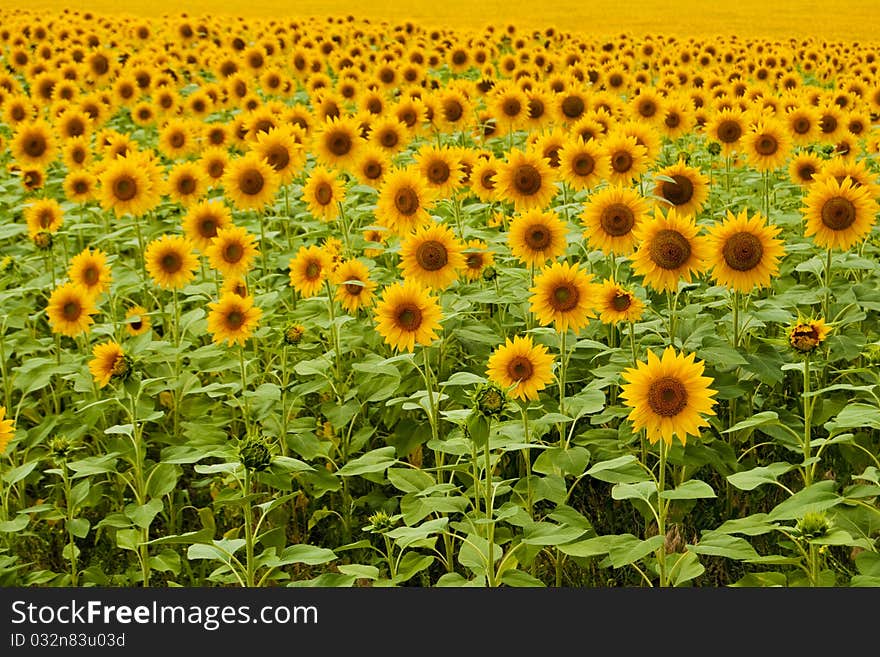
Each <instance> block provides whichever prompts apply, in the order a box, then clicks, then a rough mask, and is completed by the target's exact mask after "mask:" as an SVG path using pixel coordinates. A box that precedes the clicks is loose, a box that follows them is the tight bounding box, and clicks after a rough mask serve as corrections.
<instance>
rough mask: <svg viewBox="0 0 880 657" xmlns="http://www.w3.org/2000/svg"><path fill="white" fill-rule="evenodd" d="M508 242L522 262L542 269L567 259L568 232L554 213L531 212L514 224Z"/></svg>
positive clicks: (518, 217)
mask: <svg viewBox="0 0 880 657" xmlns="http://www.w3.org/2000/svg"><path fill="white" fill-rule="evenodd" d="M507 241H508V243H509V244H510V252H511V253H512V254H513V255H515V256H516V257H517V258H519V260H520V262H522V263H524V264H526V265H530V266H535V267H543V266H544V264H545V263H546V262H547V261H548V260H556V258H558V257H559V256H561V255H565V251H566V249H567V248H568V228H567V226H566V225H565V222H564V221H562V219H560V218H559V215H557V214H556V212H554V211H553V210H547V211H544V210H528V211H526V212H524V213H523V214H520V215H518V216H516V217H514V219H513V221H511V223H510V231H509V232H508V233H507Z"/></svg>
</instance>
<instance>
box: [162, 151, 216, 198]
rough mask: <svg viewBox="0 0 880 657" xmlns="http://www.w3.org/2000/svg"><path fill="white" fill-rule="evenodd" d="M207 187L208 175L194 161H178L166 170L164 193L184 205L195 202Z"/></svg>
mask: <svg viewBox="0 0 880 657" xmlns="http://www.w3.org/2000/svg"><path fill="white" fill-rule="evenodd" d="M207 187H208V177H207V175H206V174H205V172H204V171H203V170H202V168H201V167H199V165H198V164H196V163H195V162H180V163H178V164H176V165H174V166H173V167H172V168H171V170H170V171H169V172H168V178H167V180H166V181H165V193H166V194H167V195H168V196H169V197H170V198H171V199H172V200H174V201H177V202H178V203H180V204H181V205H183V206H184V207H189V206H191V205H193V204H194V203H197V202H198V201H199V200H200V199H201V197H202V196H204V194H205V192H206V191H207Z"/></svg>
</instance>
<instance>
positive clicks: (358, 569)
mask: <svg viewBox="0 0 880 657" xmlns="http://www.w3.org/2000/svg"><path fill="white" fill-rule="evenodd" d="M337 569H338V570H339V572H340V573H342V574H344V575H354V576H355V577H357V578H358V579H370V580H375V579H379V569H378V568H376V566H365V565H364V564H360V563H349V564H341V565H339V566H337Z"/></svg>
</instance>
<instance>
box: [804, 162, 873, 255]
mask: <svg viewBox="0 0 880 657" xmlns="http://www.w3.org/2000/svg"><path fill="white" fill-rule="evenodd" d="M804 204H805V207H804V208H803V209H802V212H803V213H804V219H805V221H806V228H805V230H804V234H805V235H806V236H807V237H812V238H813V241H814V242H815V243H816V244H818V245H819V246H821V247H823V248H826V249H835V248H836V249H840V250H842V251H845V250H847V249H849V248H850V247H851V246H852V245H853V244H855V243H856V242H859V241H861V240H863V239H864V238H865V237H867V235H868V233H870V232H871V229H872V228H873V227H874V222H875V221H876V216H877V211H878V205H877V201H875V200H874V199H873V198H872V197H871V195H870V192H869V190H868V188H867V187H865V186H862V185H858V186H857V185H855V184H854V183H853V181H852V179H851V178H844V180H843V182H842V183H839V182H838V181H837V180H836V179H835V178H831V177H828V178H824V177H823V178H821V179H819V180H816V181H815V182H814V183H813V184H812V185H810V188H809V192H808V193H807V196H806V198H805V199H804Z"/></svg>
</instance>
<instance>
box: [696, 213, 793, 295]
mask: <svg viewBox="0 0 880 657" xmlns="http://www.w3.org/2000/svg"><path fill="white" fill-rule="evenodd" d="M780 230H781V229H780V228H779V227H778V226H774V225H772V224H768V223H767V220H766V219H765V218H764V217H763V216H762V215H760V214H755V215H753V216H752V217H749V216H748V211H747V210H743V211H742V212H740V213H739V214H738V215H734V214H733V213H732V212H731V211H730V210H728V211H727V219H725V220H724V221H723V222H720V223H716V224H715V225H713V226H711V227H710V228H709V230H708V235H707V236H706V245H707V257H708V260H709V263H710V266H711V267H712V278H713V280H714V281H715V282H716V283H718V284H719V285H723V286H725V287H728V288H731V289H733V290H736V291H738V292H750V291H751V290H752V289H753V288H756V287H757V288H763V287H770V280H771V279H772V277H773V276H776V275H777V274H779V260H780V259H781V258H782V256H783V255H784V254H785V245H784V242H783V241H782V240H780V239H777V237H776V236H777V235H779V233H780Z"/></svg>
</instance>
